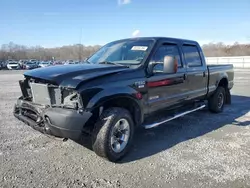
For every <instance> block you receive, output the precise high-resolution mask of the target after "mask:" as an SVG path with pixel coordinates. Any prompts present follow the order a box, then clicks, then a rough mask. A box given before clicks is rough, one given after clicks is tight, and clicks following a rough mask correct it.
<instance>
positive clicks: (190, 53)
mask: <svg viewBox="0 0 250 188" xmlns="http://www.w3.org/2000/svg"><path fill="white" fill-rule="evenodd" d="M233 80H234V70H233V66H232V65H206V61H205V57H204V54H203V51H202V49H201V47H200V45H199V44H198V43H197V42H196V41H193V40H186V39H177V38H167V37H139V38H128V39H121V40H117V41H113V42H110V43H108V44H106V45H104V46H103V47H101V48H100V49H99V50H98V51H97V52H95V53H94V54H93V55H92V56H90V57H89V58H87V59H86V60H85V63H83V64H78V65H68V66H64V65H58V66H51V67H45V68H43V69H34V70H29V71H27V72H25V73H24V79H23V80H20V81H19V84H20V88H21V91H22V95H21V96H20V98H18V100H17V102H16V104H15V107H14V115H15V117H16V118H18V119H19V120H21V121H22V122H24V123H26V124H27V125H29V126H31V127H33V128H34V129H36V130H38V131H40V132H42V133H45V134H50V135H53V136H56V137H60V138H64V139H72V140H78V139H80V138H81V137H82V136H84V135H86V134H89V135H90V136H91V138H92V148H93V150H94V152H95V153H96V154H97V155H99V156H101V157H103V158H105V159H107V160H110V161H113V162H115V161H117V160H120V159H122V158H123V157H124V156H125V155H126V154H127V152H128V151H129V149H130V148H131V144H132V142H133V137H134V135H135V134H140V133H139V132H136V133H135V130H136V128H138V127H140V126H141V127H143V128H145V129H149V128H154V127H157V126H160V125H161V126H164V124H165V123H166V122H168V121H171V120H173V119H176V118H178V117H180V116H184V115H186V114H189V113H192V112H195V111H197V110H200V109H203V108H205V107H207V108H208V109H209V110H210V111H211V112H213V113H220V112H222V111H223V108H224V105H225V104H230V103H231V94H230V90H231V89H232V87H233V84H234V82H233ZM162 111H163V112H164V116H163V117H161V118H155V117H157V116H155V114H156V113H157V114H158V112H162ZM200 118H202V117H200Z"/></svg>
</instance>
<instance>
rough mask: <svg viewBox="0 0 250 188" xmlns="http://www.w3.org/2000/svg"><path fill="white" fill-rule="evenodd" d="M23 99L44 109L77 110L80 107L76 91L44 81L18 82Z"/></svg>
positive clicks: (79, 99)
mask: <svg viewBox="0 0 250 188" xmlns="http://www.w3.org/2000/svg"><path fill="white" fill-rule="evenodd" d="M19 85H20V88H21V91H22V96H23V99H24V100H26V101H30V102H33V103H35V104H40V105H44V106H46V107H62V108H72V109H76V110H77V109H78V108H81V107H82V103H81V97H80V95H79V94H78V93H77V91H75V90H73V89H69V88H63V87H59V86H57V85H54V84H51V83H48V82H46V81H44V80H43V81H40V80H39V81H38V80H35V79H28V78H26V79H24V80H20V81H19Z"/></svg>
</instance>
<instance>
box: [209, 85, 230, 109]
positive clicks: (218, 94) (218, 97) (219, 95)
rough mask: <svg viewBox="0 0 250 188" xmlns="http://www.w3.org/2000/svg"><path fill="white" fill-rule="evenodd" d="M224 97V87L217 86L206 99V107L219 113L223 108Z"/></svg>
mask: <svg viewBox="0 0 250 188" xmlns="http://www.w3.org/2000/svg"><path fill="white" fill-rule="evenodd" d="M225 99H226V92H225V88H224V87H221V86H219V87H218V88H217V89H216V91H215V93H214V94H213V95H212V96H211V97H210V98H209V99H208V108H209V110H210V111H211V112H214V113H220V112H222V111H223V109H224V104H225V101H226V100H225Z"/></svg>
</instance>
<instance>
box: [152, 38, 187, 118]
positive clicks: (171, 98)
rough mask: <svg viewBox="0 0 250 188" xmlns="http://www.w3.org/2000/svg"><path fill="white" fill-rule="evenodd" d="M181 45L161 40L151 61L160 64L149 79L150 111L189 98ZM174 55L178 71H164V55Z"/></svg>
mask: <svg viewBox="0 0 250 188" xmlns="http://www.w3.org/2000/svg"><path fill="white" fill-rule="evenodd" d="M180 54H181V53H180V49H179V45H178V44H177V43H174V42H169V41H164V42H161V43H160V44H159V45H158V46H157V48H156V50H155V53H154V54H153V56H152V58H151V59H150V62H152V61H153V62H158V63H160V64H158V65H156V66H155V67H154V74H153V75H152V76H151V77H149V78H148V79H147V87H148V107H149V113H151V112H154V111H157V110H160V109H163V108H166V107H170V106H173V105H176V104H178V103H180V102H181V101H184V100H185V99H186V98H187V92H188V90H187V82H186V80H185V76H184V75H185V73H186V68H185V66H184V64H183V63H182V58H181V55H180ZM166 55H170V56H174V57H175V58H176V59H177V61H178V71H177V73H174V74H166V73H163V59H164V56H166Z"/></svg>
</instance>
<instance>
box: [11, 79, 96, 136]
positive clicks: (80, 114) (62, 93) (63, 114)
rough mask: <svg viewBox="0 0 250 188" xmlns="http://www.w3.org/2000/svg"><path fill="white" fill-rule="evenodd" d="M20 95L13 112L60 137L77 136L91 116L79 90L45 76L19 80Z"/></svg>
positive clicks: (43, 130)
mask: <svg viewBox="0 0 250 188" xmlns="http://www.w3.org/2000/svg"><path fill="white" fill-rule="evenodd" d="M19 85H20V88H21V91H22V96H21V97H20V98H19V99H18V100H17V103H16V104H15V107H14V116H15V117H16V118H18V119H19V120H21V121H23V122H24V123H26V124H27V125H29V126H31V127H33V128H34V129H36V130H38V131H40V132H42V133H45V134H49V135H53V136H56V137H61V138H70V139H74V140H75V139H79V138H80V136H81V133H82V129H83V126H84V125H85V123H86V122H87V121H88V120H89V118H90V117H91V116H92V114H91V113H90V112H87V111H85V110H84V107H83V104H82V100H81V96H80V94H79V93H78V92H77V91H76V90H74V89H71V88H63V87H60V86H57V85H55V84H52V83H49V82H46V81H44V80H38V79H30V78H26V79H24V80H20V81H19Z"/></svg>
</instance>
